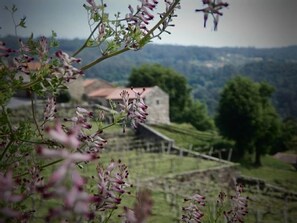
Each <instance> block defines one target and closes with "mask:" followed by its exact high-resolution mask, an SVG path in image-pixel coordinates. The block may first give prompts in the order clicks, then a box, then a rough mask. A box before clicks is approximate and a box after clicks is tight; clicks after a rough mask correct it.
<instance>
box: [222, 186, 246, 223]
mask: <svg viewBox="0 0 297 223" xmlns="http://www.w3.org/2000/svg"><path fill="white" fill-rule="evenodd" d="M242 192H243V186H242V185H241V184H239V185H236V194H235V196H231V207H232V209H231V210H229V211H227V212H224V215H225V217H226V219H227V222H228V223H237V222H240V223H243V222H244V217H245V216H246V215H247V213H248V199H249V198H248V197H243V196H241V193H242Z"/></svg>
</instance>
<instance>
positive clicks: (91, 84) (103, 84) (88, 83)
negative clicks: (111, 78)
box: [83, 79, 114, 95]
mask: <svg viewBox="0 0 297 223" xmlns="http://www.w3.org/2000/svg"><path fill="white" fill-rule="evenodd" d="M83 87H84V91H85V94H87V95H88V94H89V93H91V92H94V91H95V90H98V89H101V88H114V86H113V85H112V84H111V83H108V82H107V81H104V80H102V79H85V80H84V82H83Z"/></svg>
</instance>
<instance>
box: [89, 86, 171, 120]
mask: <svg viewBox="0 0 297 223" xmlns="http://www.w3.org/2000/svg"><path fill="white" fill-rule="evenodd" d="M84 85H85V84H84ZM85 86H88V85H87V84H86V85H85ZM105 86H106V87H102V88H100V87H99V88H96V89H94V90H93V91H91V92H90V91H89V90H90V88H88V89H87V91H89V92H88V93H87V96H88V99H89V101H91V102H95V103H98V104H100V105H102V106H105V107H110V100H111V101H113V102H115V103H122V98H121V96H120V93H121V92H122V91H123V90H126V91H128V92H129V95H130V99H131V100H133V99H135V93H134V92H133V91H132V90H131V89H130V88H124V87H112V85H105ZM142 89H143V88H134V90H135V91H137V92H141V91H142ZM85 90H86V87H85ZM141 97H142V98H143V100H144V102H145V104H146V105H147V106H148V110H147V111H148V113H149V115H148V117H147V123H149V124H157V123H163V124H168V123H169V122H170V119H169V95H168V94H167V93H166V92H164V91H163V90H162V89H161V88H159V87H158V86H154V87H146V88H145V91H144V92H143V94H142V95H141Z"/></svg>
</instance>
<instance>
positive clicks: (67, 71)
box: [54, 50, 83, 82]
mask: <svg viewBox="0 0 297 223" xmlns="http://www.w3.org/2000/svg"><path fill="white" fill-rule="evenodd" d="M56 57H58V58H59V59H60V62H61V64H60V65H59V66H58V67H55V72H54V74H55V75H57V76H58V77H59V78H62V79H63V80H64V81H65V82H70V81H71V80H75V79H77V78H78V77H80V76H82V75H83V72H82V70H80V69H78V68H76V67H74V66H73V65H72V63H73V62H75V63H80V62H81V59H79V58H75V57H71V56H69V55H68V54H67V53H65V52H63V51H61V50H59V51H57V52H56Z"/></svg>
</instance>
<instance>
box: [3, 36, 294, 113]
mask: <svg viewBox="0 0 297 223" xmlns="http://www.w3.org/2000/svg"><path fill="white" fill-rule="evenodd" d="M2 41H4V42H6V43H7V45H14V44H15V41H16V40H15V38H12V37H6V38H2ZM82 44H83V41H82V40H79V39H74V40H65V39H61V40H60V47H61V48H62V50H65V51H67V52H74V51H75V50H76V49H77V48H78V47H79V46H81V45H82ZM99 54H100V50H99V49H97V48H92V49H88V50H86V51H83V52H82V53H81V54H80V55H79V57H81V58H82V61H83V63H84V62H86V61H92V60H94V59H96V58H97V55H99ZM145 63H159V64H162V65H163V66H167V67H171V68H173V69H175V70H176V71H178V72H179V73H181V74H183V75H185V76H186V78H187V80H188V82H189V85H190V86H191V88H192V92H193V96H194V97H195V98H197V99H199V100H201V101H203V102H204V103H206V104H207V106H208V110H209V112H210V114H212V115H213V114H215V110H216V105H217V101H218V98H219V94H220V91H221V90H222V88H223V86H224V84H225V83H226V81H228V80H229V79H230V78H232V77H233V76H235V75H239V74H240V75H245V76H249V77H251V78H252V79H253V80H255V81H267V82H268V83H270V84H272V85H273V86H274V87H275V88H276V92H275V94H274V96H273V103H274V104H275V105H276V107H277V109H278V111H279V112H280V114H281V115H282V116H283V117H287V116H294V117H297V103H294V102H296V101H297V46H290V47H283V48H270V49H266V48H265V49H258V48H252V47H251V48H240V47H238V48H229V47H223V48H211V47H197V46H176V45H156V44H149V45H147V46H145V47H144V48H143V49H141V50H139V51H136V52H135V51H130V52H127V53H125V54H122V55H119V56H116V57H114V58H111V59H108V60H106V61H103V62H101V63H100V64H98V65H96V66H94V67H92V68H91V69H89V70H88V71H86V76H87V77H92V78H94V77H98V78H102V79H104V80H107V81H110V82H113V83H116V84H121V85H125V84H126V83H127V79H128V77H129V75H130V72H131V70H132V68H134V67H138V66H140V65H141V64H145Z"/></svg>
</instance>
